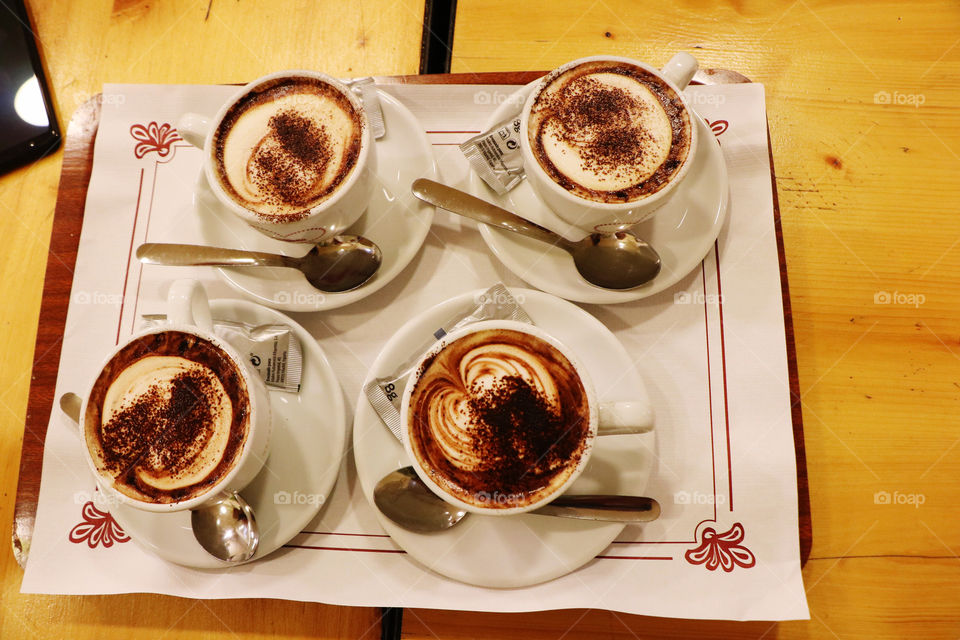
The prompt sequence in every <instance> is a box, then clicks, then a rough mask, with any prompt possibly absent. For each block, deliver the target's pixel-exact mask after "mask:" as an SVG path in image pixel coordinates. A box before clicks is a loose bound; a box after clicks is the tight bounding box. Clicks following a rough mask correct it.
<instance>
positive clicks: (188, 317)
mask: <svg viewBox="0 0 960 640" xmlns="http://www.w3.org/2000/svg"><path fill="white" fill-rule="evenodd" d="M167 306H168V307H169V312H168V314H167V317H168V318H169V319H170V321H171V322H173V323H174V324H189V325H193V326H194V327H197V328H198V329H203V330H204V331H212V330H213V318H212V317H211V315H210V302H209V301H208V300H207V292H206V291H205V290H204V288H203V285H201V284H200V283H199V282H197V281H196V280H176V281H174V283H173V284H172V285H170V292H169V293H168V294H167Z"/></svg>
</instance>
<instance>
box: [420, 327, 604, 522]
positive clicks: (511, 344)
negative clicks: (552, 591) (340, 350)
mask: <svg viewBox="0 0 960 640" xmlns="http://www.w3.org/2000/svg"><path fill="white" fill-rule="evenodd" d="M415 378H416V382H415V383H414V384H415V386H414V388H413V389H412V390H411V391H410V399H409V405H408V414H407V416H406V424H407V427H406V429H407V433H406V435H407V437H408V439H409V443H410V446H411V449H412V450H413V454H414V456H415V457H416V459H417V463H418V465H419V467H420V468H421V469H422V470H424V471H425V472H426V473H427V474H428V475H429V477H430V478H431V479H432V480H433V482H434V483H435V484H436V485H437V486H438V487H440V488H441V489H442V490H443V491H445V492H446V493H448V494H449V495H451V496H453V497H454V498H456V499H459V500H461V501H462V502H464V503H467V504H469V505H473V506H476V507H480V508H489V509H511V508H516V507H524V506H527V505H530V504H533V503H536V502H539V501H541V500H544V499H545V498H546V497H547V496H549V495H550V494H552V493H554V492H555V491H557V490H558V489H559V488H560V487H562V486H564V484H565V483H566V482H567V481H568V480H569V479H570V478H571V476H573V475H574V474H576V473H577V470H578V466H579V463H580V459H581V457H582V456H584V455H588V454H589V452H588V448H589V443H590V442H591V439H590V438H591V436H590V404H589V400H588V393H587V391H586V389H585V387H584V384H583V382H582V380H581V379H580V376H579V375H578V374H577V372H576V369H575V367H574V366H573V365H572V364H571V363H570V361H569V360H568V359H567V357H566V356H564V354H563V353H561V352H560V351H559V350H558V349H557V348H555V347H554V346H553V345H551V344H550V343H548V342H547V341H545V340H543V339H541V338H539V337H537V336H534V335H531V334H528V333H525V332H521V331H515V330H512V329H499V328H497V329H482V330H479V331H476V332H473V333H469V334H467V335H465V336H463V337H461V338H459V339H457V340H454V341H453V342H451V343H449V344H448V345H446V346H444V347H443V348H442V349H441V350H440V351H439V352H438V353H436V354H433V355H431V356H428V357H427V358H426V359H425V361H424V362H423V363H422V365H421V367H420V370H419V371H418V372H417V374H416V375H415Z"/></svg>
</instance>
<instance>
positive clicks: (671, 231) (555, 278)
mask: <svg viewBox="0 0 960 640" xmlns="http://www.w3.org/2000/svg"><path fill="white" fill-rule="evenodd" d="M533 84H534V83H531V84H528V85H526V86H525V87H523V88H521V89H519V90H518V91H517V92H516V93H515V94H514V95H512V96H511V97H510V98H509V99H507V100H505V101H504V102H503V104H501V105H500V107H499V108H498V109H497V110H496V111H494V113H493V115H492V116H490V118H489V120H488V121H487V122H486V123H485V124H484V127H483V128H484V129H485V130H486V129H489V128H490V127H492V126H493V125H495V124H496V123H498V122H502V121H503V120H506V119H507V118H509V117H510V116H512V115H514V114H516V113H519V112H520V107H521V106H522V105H523V102H524V99H525V98H526V96H527V95H528V94H529V93H530V91H531V90H532V88H533ZM694 120H696V122H697V125H698V126H699V127H700V148H699V150H698V152H697V155H696V158H695V159H694V164H693V166H692V167H690V173H689V175H688V176H687V177H686V178H685V179H684V180H685V182H684V185H683V187H682V189H681V190H679V191H678V192H677V193H676V195H675V196H673V198H672V199H671V200H670V201H669V202H667V203H666V204H665V205H663V208H661V209H660V210H658V211H657V213H656V214H654V216H653V217H652V218H650V219H649V220H647V221H645V222H641V223H640V224H638V225H637V226H635V227H634V228H633V229H632V231H634V232H635V233H636V234H637V235H638V236H640V237H641V238H643V239H644V240H646V241H647V242H649V243H650V245H651V246H653V247H654V248H655V249H656V250H657V252H659V253H660V259H661V264H662V267H661V271H660V274H659V275H658V276H657V277H656V278H654V279H653V280H652V281H650V282H649V283H647V284H645V285H643V286H642V287H639V288H637V289H631V290H629V291H610V290H608V289H601V288H599V287H595V286H593V285H591V284H590V283H588V282H587V281H585V280H584V279H583V278H582V277H580V274H579V273H577V269H576V267H574V265H573V258H572V257H570V254H568V253H567V252H566V251H564V250H562V249H559V248H557V247H551V246H548V245H546V244H545V243H543V242H537V241H536V240H531V239H529V238H525V237H523V236H520V235H517V234H516V233H511V232H509V231H502V230H499V229H494V228H491V227H490V226H488V225H485V224H481V225H479V227H480V233H481V235H482V236H483V240H484V241H485V242H486V243H487V246H488V247H490V250H491V251H493V253H494V255H496V256H497V258H499V259H500V261H501V262H503V264H504V265H506V267H507V268H508V269H510V270H511V271H513V272H514V273H515V274H517V275H518V276H520V277H521V278H523V279H524V280H526V281H527V282H529V283H530V284H532V285H533V286H535V287H537V288H538V289H542V290H544V291H547V292H549V293H552V294H554V295H557V296H560V297H561V298H566V299H567V300H573V301H575V302H588V303H593V304H614V303H617V302H631V301H633V300H639V299H641V298H646V297H647V296H652V295H653V294H655V293H659V292H660V291H663V290H664V289H667V288H669V287H671V286H673V285H674V284H676V283H677V282H679V281H680V280H681V279H682V278H683V277H684V276H686V275H687V274H688V273H690V271H692V270H693V269H694V268H695V267H696V266H697V265H698V264H700V262H701V261H702V260H703V258H704V256H706V255H707V252H709V251H710V247H712V246H713V243H714V241H715V240H716V239H717V236H718V235H719V234H720V228H721V227H722V226H723V221H724V219H725V218H726V215H727V203H728V201H729V197H730V195H729V182H728V180H727V165H726V162H724V159H723V152H722V151H721V149H720V144H719V143H718V142H717V139H716V136H714V135H713V132H712V131H710V128H709V127H707V126H706V124H705V123H704V122H703V120H702V119H701V118H699V117H697V118H694ZM470 191H471V192H472V193H473V194H474V195H476V196H478V197H480V198H483V199H484V200H489V201H491V202H494V203H496V204H498V205H500V206H502V207H504V208H505V209H509V210H510V211H514V212H516V213H517V214H519V215H521V216H523V217H524V218H527V219H529V220H532V221H534V222H536V223H538V224H541V225H543V226H545V227H547V228H549V229H552V230H554V231H556V232H558V233H561V234H562V233H563V232H564V230H565V229H567V228H568V227H569V225H567V223H565V222H564V221H563V220H561V219H560V218H558V217H557V216H556V214H554V213H553V212H552V211H551V210H549V209H548V208H547V207H546V206H545V205H544V204H543V203H542V202H540V199H539V198H538V197H537V195H536V194H535V193H534V191H533V188H532V187H531V186H530V184H529V183H528V182H527V181H526V180H523V181H522V182H521V183H520V184H519V185H517V186H516V187H514V188H513V189H512V190H511V191H508V192H507V193H506V194H504V195H502V196H499V195H497V194H496V193H495V192H494V191H493V190H492V189H490V188H489V187H488V186H487V185H486V183H484V182H483V180H482V179H480V177H479V176H478V175H477V174H476V172H473V171H471V172H470ZM581 233H582V232H581Z"/></svg>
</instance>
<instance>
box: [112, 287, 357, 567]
mask: <svg viewBox="0 0 960 640" xmlns="http://www.w3.org/2000/svg"><path fill="white" fill-rule="evenodd" d="M210 308H211V311H212V312H213V317H214V318H219V319H223V320H238V321H242V322H249V323H254V324H272V323H282V324H285V325H288V326H290V327H292V328H293V330H294V332H295V333H296V335H297V337H298V338H299V339H300V344H301V346H302V347H303V378H302V380H301V387H300V393H298V394H294V393H285V392H282V391H277V390H273V389H271V390H270V408H271V410H272V413H273V435H272V440H271V444H270V447H271V449H270V457H269V458H268V459H267V463H266V465H264V468H263V470H262V471H261V472H260V474H259V475H258V476H257V477H256V478H255V479H254V480H253V483H252V484H250V485H249V486H247V487H246V488H245V489H244V490H243V491H242V492H241V495H243V497H244V499H246V501H247V502H249V503H250V506H252V507H253V510H254V513H255V514H256V516H257V524H259V525H260V546H259V548H258V549H257V553H256V555H255V556H254V557H253V559H252V560H251V562H252V561H253V560H258V559H260V558H263V557H264V556H266V555H267V554H270V553H272V552H274V551H276V550H277V549H279V548H280V547H282V546H283V545H284V544H286V543H287V542H289V541H290V540H291V539H292V538H293V537H294V536H296V535H297V534H298V533H300V531H302V530H303V528H304V527H305V526H307V523H308V522H310V521H311V520H313V518H314V517H315V516H316V515H317V513H318V512H319V511H320V508H321V507H322V506H323V504H324V502H325V501H326V499H327V498H329V497H330V494H331V492H332V491H333V485H334V483H335V482H336V480H337V474H338V473H339V470H340V461H341V459H342V458H343V454H344V443H345V439H346V426H347V425H346V414H345V411H344V406H343V394H342V392H341V391H340V384H339V383H338V382H337V379H336V377H335V376H334V374H333V368H332V367H331V366H330V363H329V362H328V361H327V357H326V356H325V355H324V353H323V351H322V350H321V349H320V346H319V345H318V344H317V341H316V340H314V339H313V337H312V336H311V335H310V334H309V333H307V331H306V329H304V328H303V327H301V326H300V325H299V324H297V323H296V322H294V321H293V320H291V319H290V318H288V317H287V316H285V315H283V314H282V313H279V312H277V311H273V310H272V309H266V308H264V307H262V306H260V305H258V304H254V303H252V302H247V301H245V300H211V301H210ZM268 389H269V387H268ZM283 492H286V494H284V493H283ZM98 495H99V492H98ZM287 495H289V500H284V497H285V496H287ZM321 496H322V497H321ZM284 502H287V504H284ZM109 510H110V512H111V513H112V514H113V517H114V518H116V520H117V522H118V523H119V524H120V526H121V527H123V530H124V531H125V532H126V533H128V534H129V535H130V537H131V538H133V539H134V540H135V541H136V542H138V543H140V544H141V545H143V546H144V547H145V548H147V549H148V550H149V551H151V552H153V553H155V554H156V555H158V556H160V557H161V558H163V559H164V560H168V561H170V562H174V563H176V564H182V565H185V566H188V567H195V568H198V569H222V568H224V567H229V566H233V565H231V564H229V563H226V562H221V561H220V560H217V559H216V558H214V557H213V556H211V555H209V554H208V553H207V552H206V551H204V550H203V548H201V547H200V545H199V544H198V543H197V541H196V540H195V539H194V537H193V530H192V529H191V527H190V512H189V511H179V512H175V513H150V512H147V511H140V510H138V509H135V508H133V507H129V506H126V505H110V506H109Z"/></svg>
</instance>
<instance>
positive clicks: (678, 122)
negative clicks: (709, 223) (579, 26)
mask: <svg viewBox="0 0 960 640" xmlns="http://www.w3.org/2000/svg"><path fill="white" fill-rule="evenodd" d="M690 127H691V123H690V116H689V113H688V111H687V110H686V109H685V108H684V106H683V103H682V101H681V100H680V98H679V96H677V94H676V92H675V91H674V90H673V89H672V88H671V87H670V86H669V85H668V84H667V83H666V82H664V81H663V80H662V79H660V78H658V77H657V76H655V75H654V74H651V73H649V72H648V71H646V70H645V69H642V68H640V67H637V66H635V65H630V64H628V63H623V62H616V61H593V62H587V63H584V64H581V65H578V66H575V67H573V68H571V69H567V70H564V71H562V72H560V73H558V74H557V75H556V76H555V77H553V78H550V79H548V81H547V83H546V85H545V86H544V88H543V89H542V90H541V92H540V93H539V95H538V96H537V97H536V100H535V102H534V104H533V107H532V109H531V112H530V118H529V123H528V136H529V138H530V143H531V147H532V149H533V152H534V156H535V157H536V158H537V161H538V162H539V163H540V165H541V167H542V168H543V169H544V170H545V171H546V172H547V173H548V174H549V175H550V176H551V178H553V180H554V181H555V182H557V183H558V184H559V185H560V186H562V187H564V188H565V189H567V190H568V191H571V192H573V193H575V194H576V195H579V196H581V197H584V198H587V199H591V200H596V201H599V202H629V201H632V200H638V199H640V198H642V197H644V196H646V195H649V194H652V193H655V192H656V191H658V190H660V189H661V188H662V187H663V186H665V185H666V184H667V183H668V182H669V180H670V177H671V176H672V175H673V174H674V173H675V172H676V171H677V170H678V169H679V167H680V166H682V164H683V162H684V160H685V159H686V156H687V154H688V152H689V148H690Z"/></svg>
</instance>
